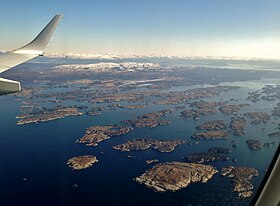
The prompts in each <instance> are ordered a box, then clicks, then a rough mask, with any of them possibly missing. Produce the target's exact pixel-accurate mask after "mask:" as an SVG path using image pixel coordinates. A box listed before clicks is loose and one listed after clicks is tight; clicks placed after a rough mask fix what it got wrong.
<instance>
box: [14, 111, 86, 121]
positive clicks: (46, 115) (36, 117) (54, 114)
mask: <svg viewBox="0 0 280 206" xmlns="http://www.w3.org/2000/svg"><path fill="white" fill-rule="evenodd" d="M82 114H83V113H82V112H79V111H78V109H77V108H73V107H58V108H56V109H49V110H47V111H40V112H36V113H32V114H29V115H26V116H18V118H22V119H20V120H19V121H18V122H17V125H23V124H30V123H39V122H47V121H51V120H56V119H61V118H64V117H67V116H77V115H82Z"/></svg>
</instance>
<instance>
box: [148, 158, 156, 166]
mask: <svg viewBox="0 0 280 206" xmlns="http://www.w3.org/2000/svg"><path fill="white" fill-rule="evenodd" d="M156 162H158V160H157V159H153V160H146V163H147V164H148V165H149V164H152V163H156Z"/></svg>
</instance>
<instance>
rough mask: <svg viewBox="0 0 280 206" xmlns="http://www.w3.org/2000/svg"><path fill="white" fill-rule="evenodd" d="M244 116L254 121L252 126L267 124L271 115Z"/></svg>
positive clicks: (262, 113) (255, 114)
mask: <svg viewBox="0 0 280 206" xmlns="http://www.w3.org/2000/svg"><path fill="white" fill-rule="evenodd" d="M244 116H245V117H248V118H250V119H251V120H252V122H251V124H262V123H267V122H268V121H269V120H270V115H269V114H267V113H266V112H246V113H244Z"/></svg>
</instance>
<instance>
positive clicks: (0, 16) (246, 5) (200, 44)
mask: <svg viewBox="0 0 280 206" xmlns="http://www.w3.org/2000/svg"><path fill="white" fill-rule="evenodd" d="M0 5H1V6H0V10H1V12H0V22H1V33H0V38H1V42H0V50H10V49H14V48H16V47H19V46H21V45H22V44H24V43H26V42H28V41H30V40H31V39H32V38H33V37H34V36H35V35H36V34H37V33H38V32H39V31H40V30H41V29H42V28H43V27H44V26H45V24H46V23H47V22H48V21H49V20H50V19H51V18H52V17H53V15H54V14H56V13H63V14H64V16H65V18H64V19H63V22H62V23H61V27H59V28H58V30H57V32H56V35H55V37H54V38H53V39H52V42H51V44H50V45H49V47H48V49H47V51H48V52H57V53H67V52H72V53H119V54H159V55H183V56H239V57H263V58H279V57H280V12H279V11H280V1H270V0H266V1H263V0H262V1H258V0H254V1H250V0H247V1H244V0H234V1H233V0H211V1H207V0H204V1H202V0H192V1H191V0H172V1H171V0H141V1H132V0H126V1H125V0H116V1H113V0H111V1H108V0H100V1H96V0H48V1H38V0H36V1H35V0H24V1H23V0H6V1H1V3H0Z"/></svg>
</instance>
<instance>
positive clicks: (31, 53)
mask: <svg viewBox="0 0 280 206" xmlns="http://www.w3.org/2000/svg"><path fill="white" fill-rule="evenodd" d="M61 18H62V15H55V16H54V17H53V19H52V20H51V21H50V22H49V23H48V25H47V26H46V27H45V28H44V29H43V30H42V31H41V32H40V33H39V34H38V35H37V36H36V38H35V39H34V40H33V41H31V42H30V43H28V44H27V45H25V46H23V47H20V48H19V49H16V50H13V51H10V52H7V53H4V54H0V73H2V72H4V71H6V70H9V69H11V68H13V67H15V66H17V65H19V64H22V63H24V62H26V61H28V60H31V59H33V58H35V57H37V56H42V55H43V53H44V49H45V48H46V46H47V44H48V42H49V40H50V39H51V37H52V35H53V33H54V31H55V29H56V27H57V26H58V24H59V22H60V20H61ZM20 90H21V88H20V83H19V82H17V81H12V80H8V79H3V78H0V95H2V94H10V93H14V92H18V91H20Z"/></svg>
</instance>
